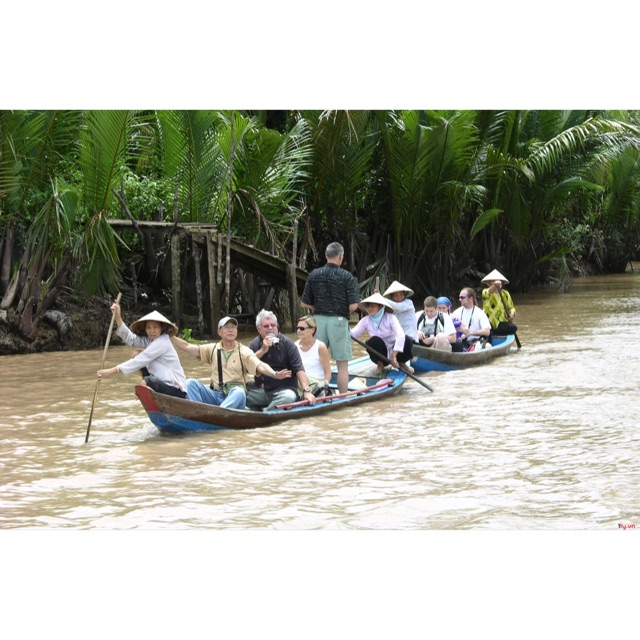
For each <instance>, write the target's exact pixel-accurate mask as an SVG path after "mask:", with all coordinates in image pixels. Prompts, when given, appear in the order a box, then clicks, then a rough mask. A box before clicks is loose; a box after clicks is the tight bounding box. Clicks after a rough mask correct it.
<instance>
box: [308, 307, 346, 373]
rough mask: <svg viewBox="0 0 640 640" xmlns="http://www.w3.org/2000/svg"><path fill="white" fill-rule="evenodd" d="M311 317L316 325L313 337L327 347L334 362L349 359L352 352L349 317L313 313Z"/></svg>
mask: <svg viewBox="0 0 640 640" xmlns="http://www.w3.org/2000/svg"><path fill="white" fill-rule="evenodd" d="M313 317H314V319H315V321H316V323H317V325H318V330H317V331H316V335H315V337H316V338H317V339H318V340H320V341H321V342H324V343H325V344H326V345H327V347H329V351H330V352H331V357H332V358H333V359H334V360H335V361H336V362H340V361H343V360H351V358H352V357H353V352H352V350H351V334H350V333H349V319H348V318H345V317H344V316H319V315H315V314H314V316H313Z"/></svg>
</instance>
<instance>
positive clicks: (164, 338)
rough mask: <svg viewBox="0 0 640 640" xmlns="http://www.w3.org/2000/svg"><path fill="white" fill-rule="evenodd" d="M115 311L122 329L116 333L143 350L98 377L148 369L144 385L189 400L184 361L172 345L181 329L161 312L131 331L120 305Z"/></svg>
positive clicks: (142, 321)
mask: <svg viewBox="0 0 640 640" xmlns="http://www.w3.org/2000/svg"><path fill="white" fill-rule="evenodd" d="M111 311H113V312H115V314H116V324H117V325H118V328H117V330H116V334H117V335H118V336H119V337H120V338H121V339H122V341H123V342H124V343H125V344H127V345H129V346H131V347H137V348H139V349H142V351H141V352H140V353H139V354H138V355H137V356H135V357H134V358H131V359H130V360H127V361H126V362H123V363H121V364H119V365H117V366H115V367H111V368H110V369H100V371H98V378H108V377H109V376H111V375H113V374H114V373H124V374H125V375H127V374H129V373H133V372H134V371H140V370H142V369H144V370H146V371H145V374H144V376H143V382H142V383H141V384H144V385H147V386H149V387H151V388H152V389H153V390H154V391H157V392H158V393H165V394H167V395H171V396H176V397H178V398H186V397H187V393H186V392H187V379H186V376H185V375H184V369H183V368H182V365H181V364H180V358H179V357H178V354H177V352H176V350H175V348H174V346H173V344H172V343H171V336H175V335H176V334H177V333H178V327H177V326H176V325H175V324H173V322H171V321H170V320H168V319H167V318H165V317H164V316H163V315H162V314H161V313H158V312H157V311H152V312H151V313H148V314H147V315H146V316H143V317H142V318H140V319H139V320H136V321H135V322H133V323H132V324H131V329H129V327H127V325H126V324H125V323H124V322H123V321H122V313H121V309H120V305H119V304H117V303H115V302H114V303H113V304H112V305H111Z"/></svg>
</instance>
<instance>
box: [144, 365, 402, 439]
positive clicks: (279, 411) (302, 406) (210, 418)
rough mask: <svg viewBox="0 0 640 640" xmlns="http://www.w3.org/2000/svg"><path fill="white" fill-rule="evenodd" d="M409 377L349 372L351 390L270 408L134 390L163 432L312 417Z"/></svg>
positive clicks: (396, 386)
mask: <svg viewBox="0 0 640 640" xmlns="http://www.w3.org/2000/svg"><path fill="white" fill-rule="evenodd" d="M362 360H363V359H362ZM367 360H368V358H367ZM406 379H407V376H406V375H405V374H404V373H402V372H401V371H388V372H385V377H384V379H380V378H378V377H364V376H357V375H350V376H349V391H347V392H346V393H342V394H336V395H333V396H327V397H325V398H318V399H317V401H316V404H314V405H309V404H308V402H307V401H300V402H294V403H291V404H287V405H280V406H279V407H278V408H276V409H274V410H271V411H251V410H249V409H243V410H240V409H223V408H222V407H216V406H214V405H210V404H203V403H201V402H194V401H192V400H183V399H181V398H174V397H173V396H168V395H164V394H161V393H157V392H155V391H153V390H152V389H150V388H149V387H146V386H142V385H137V386H136V388H135V392H136V395H137V396H138V398H139V399H140V402H141V403H142V406H143V407H144V408H145V410H146V412H147V415H148V416H149V419H150V420H151V422H153V424H154V425H155V426H156V427H157V428H158V429H159V430H160V432H161V433H165V434H179V433H187V432H193V431H218V430H221V429H235V430H240V429H257V428H260V427H268V426H271V425H274V424H277V423H279V422H283V421H285V420H295V419H298V420H300V419H303V418H309V417H313V416H317V415H320V414H322V413H326V412H327V411H334V410H336V409H341V408H344V407H352V406H354V405H357V404H361V403H363V402H372V401H374V400H382V399H383V398H388V397H390V396H394V395H396V394H398V393H399V392H400V389H401V388H402V385H403V384H404V382H405V380H406ZM335 383H336V373H335V372H334V374H333V379H332V386H335Z"/></svg>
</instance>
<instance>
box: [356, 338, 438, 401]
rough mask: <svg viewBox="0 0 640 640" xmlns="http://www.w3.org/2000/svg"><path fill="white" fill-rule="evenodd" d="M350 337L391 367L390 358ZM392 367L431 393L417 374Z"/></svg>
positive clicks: (430, 389)
mask: <svg viewBox="0 0 640 640" xmlns="http://www.w3.org/2000/svg"><path fill="white" fill-rule="evenodd" d="M351 339H352V340H353V341H354V342H357V343H358V344H359V345H360V346H361V347H364V348H365V349H366V350H367V351H368V352H369V353H372V354H373V355H374V356H376V357H377V358H380V360H382V362H384V363H385V364H390V365H391V366H392V367H393V364H392V363H391V360H389V358H387V356H383V355H382V354H381V353H378V352H377V351H376V350H375V349H372V348H371V347H370V346H369V345H368V344H365V343H364V342H361V341H360V340H358V338H354V337H353V336H351ZM393 368H394V369H396V370H397V371H400V372H401V373H404V374H405V375H407V376H408V377H409V378H411V379H412V380H415V381H416V382H417V383H418V384H421V385H422V386H423V387H424V388H425V389H429V391H431V392H432V393H433V389H432V388H431V387H430V386H429V385H428V384H427V383H426V382H425V381H424V380H420V378H418V376H416V375H414V374H413V373H411V372H410V371H405V370H404V369H398V368H397V367H393Z"/></svg>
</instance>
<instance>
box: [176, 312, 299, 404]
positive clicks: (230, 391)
mask: <svg viewBox="0 0 640 640" xmlns="http://www.w3.org/2000/svg"><path fill="white" fill-rule="evenodd" d="M218 335H219V336H220V342H218V343H211V344H191V343H190V342H187V341H186V340H183V339H182V338H178V337H177V336H173V337H172V338H171V341H172V342H173V344H174V345H175V346H176V347H178V349H182V350H183V351H186V352H187V353H190V354H191V355H192V356H195V358H196V359H197V360H204V361H206V362H207V363H208V364H210V365H211V384H210V385H209V386H208V387H206V386H205V385H203V384H202V382H200V381H199V380H196V379H194V378H189V380H187V398H188V399H189V400H195V401H196V402H204V403H205V404H214V405H216V406H218V407H224V408H225V409H246V407H247V373H250V374H254V373H255V374H258V375H267V376H269V377H271V378H273V379H274V380H284V379H285V378H288V377H291V371H289V370H287V369H282V370H280V371H274V370H273V369H272V368H271V367H270V366H269V365H268V364H267V363H266V362H261V361H260V359H259V358H258V357H257V356H256V354H255V353H254V352H253V351H252V350H251V349H249V347H245V346H244V345H243V344H240V343H239V342H238V341H237V337H238V321H237V320H236V319H235V318H230V317H229V316H226V317H224V318H222V320H220V322H218Z"/></svg>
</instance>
